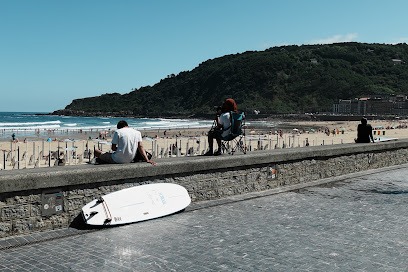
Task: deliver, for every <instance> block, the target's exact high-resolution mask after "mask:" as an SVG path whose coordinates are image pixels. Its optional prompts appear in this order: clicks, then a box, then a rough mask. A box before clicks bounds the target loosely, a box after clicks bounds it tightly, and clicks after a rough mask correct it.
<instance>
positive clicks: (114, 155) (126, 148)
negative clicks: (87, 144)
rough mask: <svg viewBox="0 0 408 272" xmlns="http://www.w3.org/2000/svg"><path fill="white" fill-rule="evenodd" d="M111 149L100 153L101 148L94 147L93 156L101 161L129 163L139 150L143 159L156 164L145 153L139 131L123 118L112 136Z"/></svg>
mask: <svg viewBox="0 0 408 272" xmlns="http://www.w3.org/2000/svg"><path fill="white" fill-rule="evenodd" d="M112 150H113V152H106V153H102V151H101V150H99V149H95V157H97V158H99V159H100V160H101V161H102V162H103V163H130V162H132V161H133V159H134V158H135V156H136V153H137V151H138V150H139V152H140V154H141V155H142V157H143V158H144V161H146V162H148V163H150V164H153V165H155V164H156V163H155V162H154V161H152V160H150V159H149V158H148V157H147V155H146V151H145V150H144V147H143V144H142V134H141V133H140V131H138V130H135V129H133V128H130V127H129V126H128V123H127V122H126V121H124V120H122V121H119V122H118V124H117V130H116V131H115V133H114V134H113V138H112Z"/></svg>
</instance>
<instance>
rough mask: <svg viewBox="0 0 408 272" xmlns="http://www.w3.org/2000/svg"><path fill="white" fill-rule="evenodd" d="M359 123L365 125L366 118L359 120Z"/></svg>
mask: <svg viewBox="0 0 408 272" xmlns="http://www.w3.org/2000/svg"><path fill="white" fill-rule="evenodd" d="M361 123H362V124H363V125H367V118H365V117H363V118H361Z"/></svg>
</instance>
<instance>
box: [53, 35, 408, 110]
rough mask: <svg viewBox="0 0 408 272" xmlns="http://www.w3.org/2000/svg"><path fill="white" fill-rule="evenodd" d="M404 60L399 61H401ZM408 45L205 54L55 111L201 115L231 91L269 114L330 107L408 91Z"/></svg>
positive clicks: (246, 106) (242, 101) (245, 105)
mask: <svg viewBox="0 0 408 272" xmlns="http://www.w3.org/2000/svg"><path fill="white" fill-rule="evenodd" d="M397 60H400V61H397ZM407 60H408V45H407V44H397V45H385V44H363V43H340V44H330V45H302V46H295V45H294V46H281V47H273V48H270V49H267V50H265V51H250V52H244V53H240V54H234V55H227V56H223V57H220V58H216V59H212V60H207V61H205V62H203V63H201V64H200V65H199V66H198V67H196V68H195V69H193V70H192V71H185V72H181V73H179V74H178V75H170V76H168V77H167V78H165V79H162V80H160V82H159V83H157V84H155V85H154V86H147V87H142V88H140V89H135V90H133V91H131V92H130V93H127V94H123V95H121V94H118V93H110V94H103V95H101V96H98V97H88V98H82V99H75V100H73V101H72V103H71V104H70V105H68V106H66V108H65V109H64V110H61V111H56V112H54V113H55V114H78V115H99V114H102V115H122V116H138V117H139V116H143V117H176V116H202V115H203V114H212V113H213V112H214V106H216V105H219V104H221V102H222V101H223V99H225V98H226V97H232V98H234V99H235V100H236V101H237V103H238V106H239V108H240V109H241V110H245V111H246V112H252V111H253V110H259V111H261V113H264V114H282V113H304V112H327V111H331V109H332V104H333V103H335V102H336V101H338V99H350V98H354V97H358V96H363V95H369V94H405V95H408V66H407V63H406V61H407Z"/></svg>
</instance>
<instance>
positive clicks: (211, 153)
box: [204, 150, 213, 156]
mask: <svg viewBox="0 0 408 272" xmlns="http://www.w3.org/2000/svg"><path fill="white" fill-rule="evenodd" d="M212 155H213V152H212V151H211V150H210V151H207V152H206V153H204V156H212Z"/></svg>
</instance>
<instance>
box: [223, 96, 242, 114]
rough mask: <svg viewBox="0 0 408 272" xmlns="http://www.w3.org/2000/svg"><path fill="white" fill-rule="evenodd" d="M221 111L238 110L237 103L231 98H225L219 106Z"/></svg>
mask: <svg viewBox="0 0 408 272" xmlns="http://www.w3.org/2000/svg"><path fill="white" fill-rule="evenodd" d="M221 111H222V112H229V111H233V112H237V111H238V106H237V103H235V100H234V99H232V98H228V99H225V101H224V103H223V104H222V107H221Z"/></svg>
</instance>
